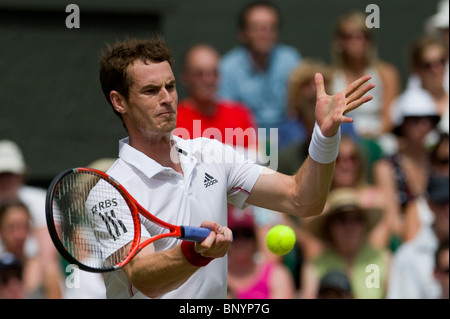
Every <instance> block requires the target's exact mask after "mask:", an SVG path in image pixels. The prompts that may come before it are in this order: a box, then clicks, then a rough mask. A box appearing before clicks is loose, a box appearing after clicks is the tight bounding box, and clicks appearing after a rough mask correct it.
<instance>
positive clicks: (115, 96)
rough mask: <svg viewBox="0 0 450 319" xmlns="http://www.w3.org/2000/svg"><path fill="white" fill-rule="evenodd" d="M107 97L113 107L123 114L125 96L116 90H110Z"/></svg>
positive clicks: (124, 110)
mask: <svg viewBox="0 0 450 319" xmlns="http://www.w3.org/2000/svg"><path fill="white" fill-rule="evenodd" d="M109 99H110V100H111V103H112V105H113V108H114V109H115V110H116V111H117V112H119V113H120V114H124V113H125V112H126V108H125V106H126V101H125V97H124V96H123V95H122V94H120V93H119V92H117V91H114V90H112V91H111V92H109Z"/></svg>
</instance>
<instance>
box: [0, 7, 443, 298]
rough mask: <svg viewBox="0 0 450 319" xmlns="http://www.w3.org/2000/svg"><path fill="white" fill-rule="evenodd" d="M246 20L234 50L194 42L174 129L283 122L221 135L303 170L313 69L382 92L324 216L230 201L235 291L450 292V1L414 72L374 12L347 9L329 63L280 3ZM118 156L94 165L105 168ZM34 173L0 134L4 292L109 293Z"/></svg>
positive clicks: (361, 112) (428, 30)
mask: <svg viewBox="0 0 450 319" xmlns="http://www.w3.org/2000/svg"><path fill="white" fill-rule="evenodd" d="M238 21H239V26H238V27H239V28H238V39H239V41H240V45H239V46H237V47H235V48H232V49H231V50H230V51H229V52H227V53H226V54H224V55H223V56H220V54H219V53H218V51H217V50H216V49H215V48H214V47H212V46H211V45H209V44H206V43H199V44H197V45H195V46H193V47H191V48H190V49H189V50H188V51H187V52H186V54H185V56H184V60H183V63H184V67H183V69H182V71H181V74H180V75H179V76H178V80H179V82H180V83H181V84H182V85H183V86H184V87H185V88H186V90H187V96H186V97H184V98H183V99H182V100H181V101H180V103H179V107H178V129H183V130H184V131H177V130H178V129H177V130H176V131H175V132H174V134H179V135H180V136H182V137H183V134H182V133H183V132H186V130H187V132H189V137H191V138H195V137H199V136H203V137H210V138H217V139H220V137H223V136H226V130H227V129H237V128H240V129H242V130H243V131H246V130H249V129H255V130H256V129H258V128H266V129H267V128H278V136H277V138H276V139H274V138H273V136H256V135H252V134H248V135H245V138H243V139H241V138H237V137H235V138H233V139H231V140H227V141H223V142H225V143H228V144H231V145H233V146H235V147H236V148H237V149H241V150H246V151H248V150H250V151H249V152H246V154H249V156H251V154H252V152H259V151H260V149H259V148H260V147H259V146H260V145H261V144H263V145H268V144H271V143H276V144H277V149H278V165H277V170H278V171H279V172H281V173H285V174H293V173H295V172H296V171H297V169H298V168H299V167H300V165H301V164H302V162H303V161H304V159H305V158H306V156H307V155H308V145H309V140H310V137H311V134H312V130H313V127H314V121H315V115H314V106H315V98H316V89H315V84H314V74H315V73H316V72H320V73H322V74H323V76H324V80H325V87H326V88H328V92H327V93H329V94H334V93H337V92H340V91H341V90H343V89H344V88H345V87H346V86H347V85H348V84H349V83H351V82H353V81H354V80H356V79H357V78H359V77H360V76H362V75H365V74H369V75H371V76H372V80H371V81H372V82H373V83H375V84H376V87H375V89H374V90H373V93H372V95H373V100H372V101H370V102H369V103H368V104H367V105H364V106H363V107H361V108H359V109H356V110H353V111H351V112H349V113H348V114H347V115H348V116H350V117H352V118H353V119H354V123H350V124H344V125H342V127H341V132H342V138H341V142H340V147H339V154H338V157H337V160H336V166H335V174H334V178H333V182H332V185H331V189H330V194H329V198H328V202H327V204H326V207H325V209H324V212H323V213H322V214H321V215H319V216H317V217H313V218H305V219H299V218H294V217H291V216H287V215H285V214H282V213H280V212H275V211H268V210H264V209H260V208H257V207H249V208H247V209H245V210H239V209H236V208H234V207H232V206H230V207H229V219H228V224H229V227H230V228H231V229H232V231H233V235H234V242H233V244H232V246H231V248H230V250H229V253H228V259H229V274H228V296H229V298H242V299H245V298H256V299H264V298H270V299H275V298H286V299H288V298H289V299H290V298H298V299H320V298H333V299H334V298H345V299H350V298H355V299H372V298H375V299H385V298H402V299H403V298H413V299H438V298H449V246H448V241H449V122H448V119H449V93H448V92H449V1H448V0H442V1H441V2H439V4H438V7H437V8H436V13H435V14H434V15H433V16H430V17H429V18H428V19H427V20H426V21H423V25H424V28H423V34H420V35H418V36H417V37H416V39H415V40H414V41H413V43H411V46H410V48H409V49H408V56H405V57H404V58H405V59H407V60H408V61H409V74H408V78H407V82H406V83H401V82H402V81H401V77H400V75H399V71H398V69H397V67H396V66H395V65H394V64H392V63H390V62H389V61H383V60H381V59H380V58H379V56H378V52H377V45H376V38H375V34H374V32H373V29H370V28H368V27H367V26H366V14H365V13H362V12H356V11H355V12H348V13H347V14H344V15H342V16H340V17H339V18H338V19H337V20H336V23H335V26H334V33H333V39H332V43H330V48H331V63H330V64H329V65H328V64H327V63H325V62H324V61H321V60H319V59H316V58H315V57H304V56H302V55H301V48H294V47H292V46H289V45H287V44H282V43H280V42H279V40H278V35H279V31H280V30H279V27H280V26H279V22H280V13H279V11H278V9H277V7H276V6H274V5H272V4H271V3H268V2H256V3H252V4H250V5H248V6H246V7H245V8H243V9H242V12H241V13H240V15H239V19H238ZM195 121H201V122H197V123H201V129H199V128H198V127H196V126H195V125H194V124H193V123H194V122H195ZM209 128H215V130H214V131H211V130H209V131H208V129H209ZM261 140H262V141H261ZM264 151H265V150H264ZM111 161H112V160H109V159H104V160H101V161H99V162H96V163H92V164H90V165H89V166H91V167H95V168H98V169H101V170H105V171H106V170H107V169H108V167H109V165H110V164H111ZM26 182H27V166H26V159H25V158H23V154H22V151H21V149H20V146H19V145H17V144H16V143H15V142H14V141H11V140H0V299H1V298H8V299H12V298H19V299H20V298H68V299H69V298H89V299H94V298H105V291H104V286H103V282H102V278H101V275H98V274H90V273H84V272H80V273H76V275H77V276H79V278H77V279H76V282H74V280H73V275H74V271H75V270H74V269H72V268H70V267H69V266H70V265H69V264H68V263H67V262H65V261H64V260H62V259H61V257H60V256H59V254H58V253H57V251H56V249H55V248H54V246H53V244H52V242H51V239H50V236H49V235H48V231H47V226H46V220H45V198H46V191H45V190H44V189H40V188H36V187H32V186H29V185H27V183H26ZM277 224H286V225H289V226H291V227H292V228H293V229H294V230H295V232H296V238H297V241H296V245H295V247H294V249H293V250H292V251H290V252H289V253H288V254H286V255H284V256H278V255H275V254H273V253H271V252H270V251H269V250H268V248H267V247H266V245H265V235H266V233H267V231H268V230H269V229H270V228H271V227H273V226H275V225H277Z"/></svg>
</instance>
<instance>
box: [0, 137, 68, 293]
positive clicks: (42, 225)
mask: <svg viewBox="0 0 450 319" xmlns="http://www.w3.org/2000/svg"><path fill="white" fill-rule="evenodd" d="M26 171H27V168H26V165H25V160H24V158H23V154H22V152H21V150H20V148H19V147H18V145H17V144H16V143H14V142H13V141H10V140H0V204H1V203H5V202H7V201H11V200H16V199H19V200H20V201H22V202H23V203H24V204H25V205H26V207H27V208H28V209H29V211H30V214H31V219H32V221H33V225H32V229H31V231H30V236H29V237H28V239H27V243H26V245H27V250H28V251H31V252H32V254H33V255H37V254H38V255H39V258H40V261H41V263H42V265H43V267H44V270H45V272H44V274H45V280H46V281H47V291H46V296H47V297H48V298H52V299H53V298H61V297H62V291H61V282H62V274H61V269H60V266H59V258H58V255H57V252H56V249H55V248H54V246H53V243H52V241H51V239H50V235H49V234H48V230H47V224H46V221H45V200H46V191H45V190H43V189H40V188H37V187H32V186H28V185H26V184H25V178H26ZM0 245H1V243H0ZM31 252H30V254H31Z"/></svg>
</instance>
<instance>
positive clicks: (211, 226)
mask: <svg viewBox="0 0 450 319" xmlns="http://www.w3.org/2000/svg"><path fill="white" fill-rule="evenodd" d="M200 227H205V228H209V229H211V230H212V231H214V232H216V233H221V232H222V226H220V224H218V223H217V222H213V221H210V220H204V221H202V223H201V225H200Z"/></svg>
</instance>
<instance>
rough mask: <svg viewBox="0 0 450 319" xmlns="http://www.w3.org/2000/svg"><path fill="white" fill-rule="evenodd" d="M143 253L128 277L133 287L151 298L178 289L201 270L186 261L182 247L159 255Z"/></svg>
mask: <svg viewBox="0 0 450 319" xmlns="http://www.w3.org/2000/svg"><path fill="white" fill-rule="evenodd" d="M141 253H142V252H141ZM141 253H139V254H138V255H137V256H136V257H135V258H134V259H133V261H132V264H131V265H130V266H131V267H130V268H129V269H128V276H129V278H130V281H131V283H132V284H133V286H135V287H136V288H137V289H139V290H140V291H141V292H142V293H143V294H145V295H146V296H148V297H150V298H155V297H159V296H161V295H163V294H166V293H168V292H170V291H172V290H174V289H176V288H178V287H179V286H181V285H182V284H183V283H184V282H185V281H186V280H187V279H188V278H189V277H190V276H191V275H192V274H193V273H194V272H195V271H197V269H199V267H196V266H193V265H191V264H190V263H189V262H188V261H187V260H186V258H185V257H184V255H183V252H182V251H181V248H180V246H176V247H174V248H171V249H168V250H165V251H161V252H157V253H150V254H144V255H141ZM139 255H141V256H139Z"/></svg>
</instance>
